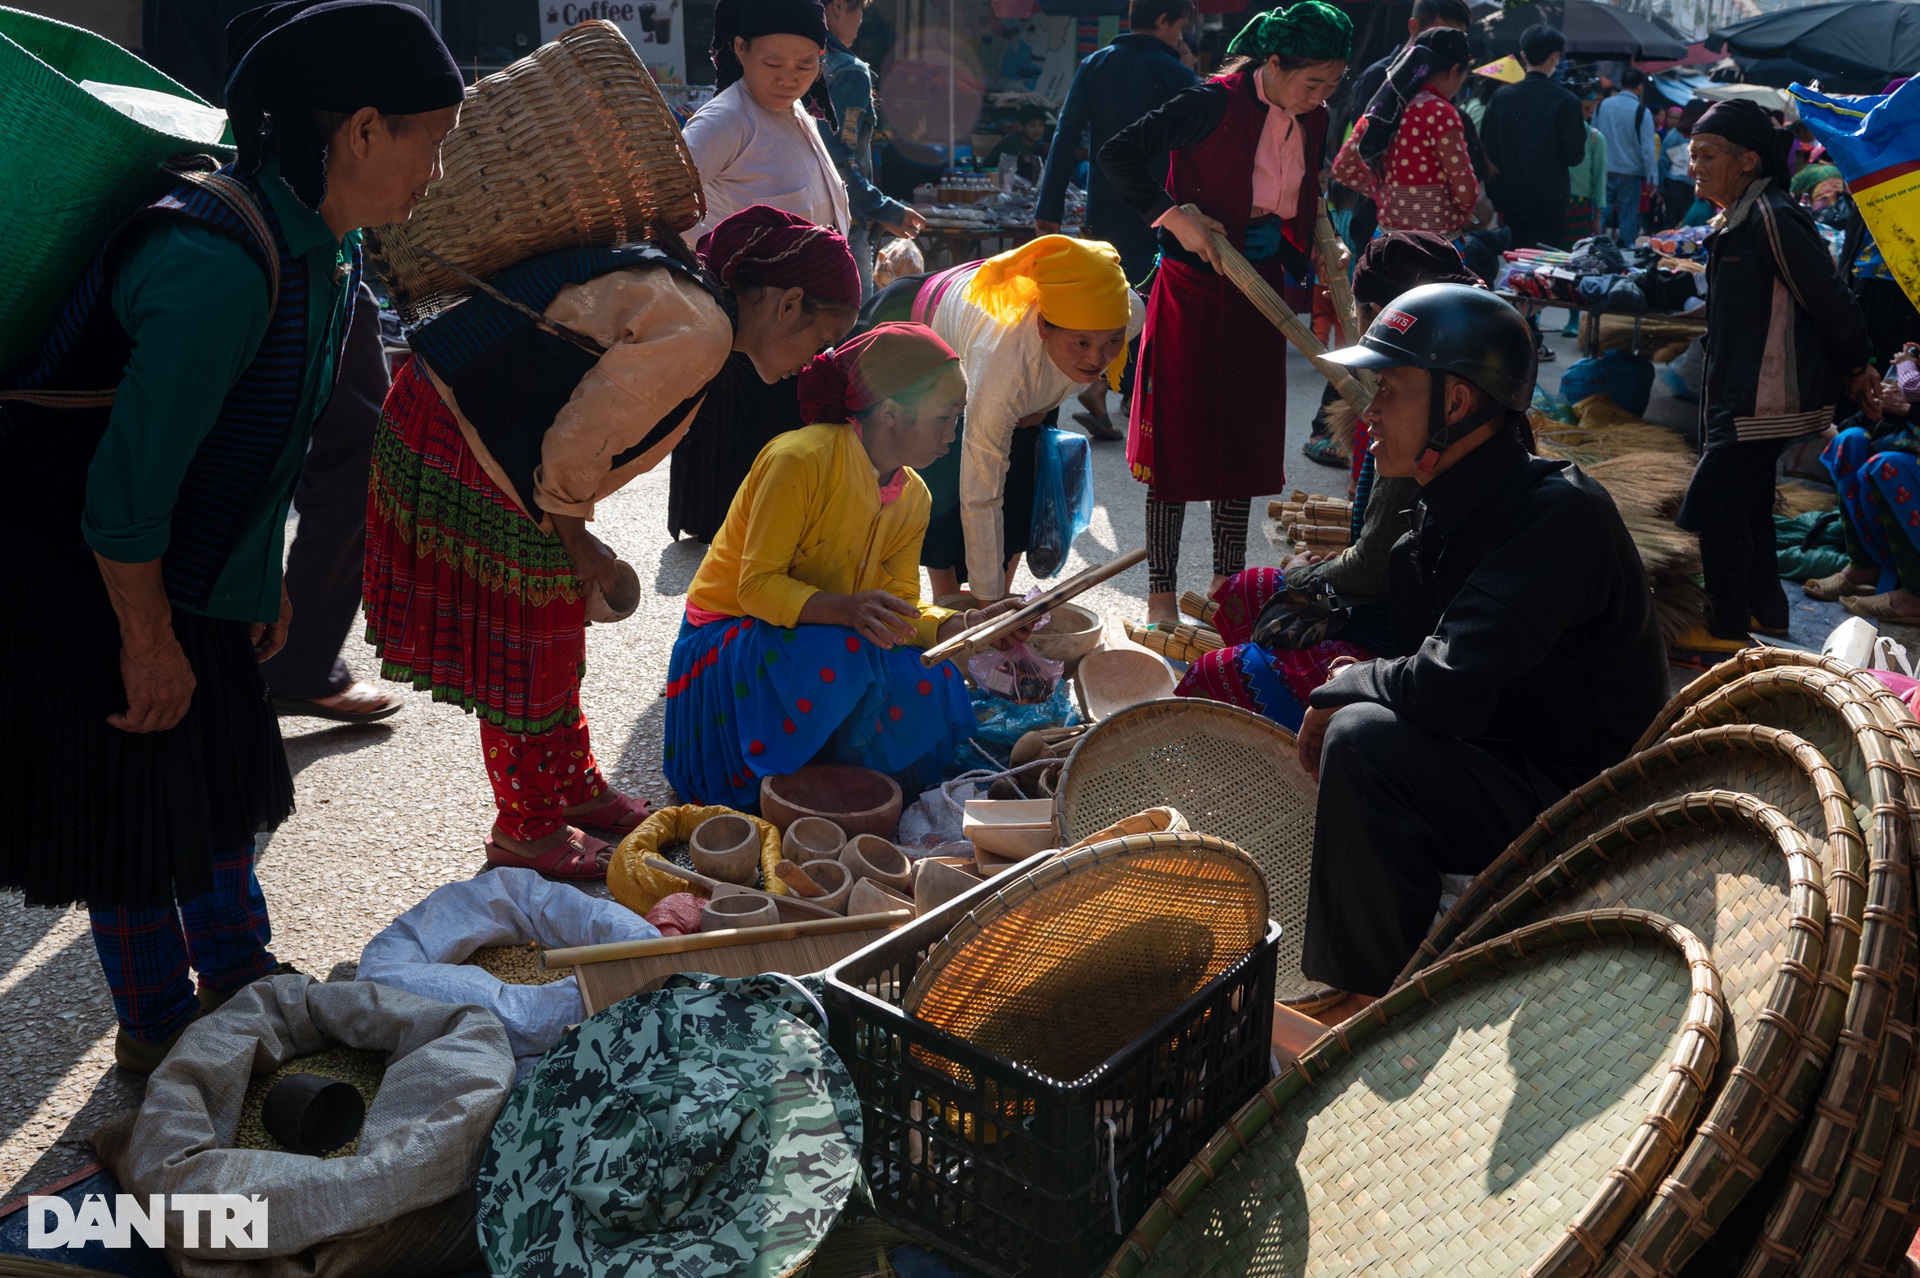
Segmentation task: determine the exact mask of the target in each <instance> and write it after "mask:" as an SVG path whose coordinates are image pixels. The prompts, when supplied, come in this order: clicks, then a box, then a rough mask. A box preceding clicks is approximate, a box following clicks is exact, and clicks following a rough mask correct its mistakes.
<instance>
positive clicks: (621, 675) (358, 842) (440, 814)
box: [0, 312, 1838, 1202]
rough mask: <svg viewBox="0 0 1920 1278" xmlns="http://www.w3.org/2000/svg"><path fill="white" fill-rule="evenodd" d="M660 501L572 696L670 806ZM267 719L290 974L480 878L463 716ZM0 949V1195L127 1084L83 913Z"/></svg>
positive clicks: (1809, 629)
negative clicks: (278, 780) (288, 784)
mask: <svg viewBox="0 0 1920 1278" xmlns="http://www.w3.org/2000/svg"><path fill="white" fill-rule="evenodd" d="M1553 314H1554V315H1555V316H1558V314H1559V313H1558V312H1554V313H1553ZM1553 340H1554V343H1555V345H1556V346H1558V347H1559V348H1560V349H1561V350H1562V352H1563V354H1562V357H1561V359H1560V361H1559V362H1557V363H1554V364H1549V365H1547V366H1546V367H1545V369H1544V370H1543V371H1544V373H1545V381H1546V383H1547V384H1548V385H1550V386H1552V385H1557V384H1558V376H1559V371H1560V370H1561V369H1563V368H1564V367H1565V366H1566V363H1567V362H1568V360H1569V359H1571V358H1574V357H1575V356H1574V354H1573V352H1572V343H1571V342H1568V341H1565V340H1563V339H1560V338H1557V337H1556V338H1554V339H1553ZM1319 392H1320V383H1319V380H1318V379H1317V378H1316V377H1315V376H1314V375H1313V374H1312V372H1311V371H1310V370H1309V369H1308V368H1307V367H1306V365H1305V364H1304V362H1303V361H1301V360H1300V359H1299V358H1298V357H1295V358H1294V359H1293V360H1292V361H1291V366H1290V368H1289V373H1288V396H1287V398H1288V409H1287V415H1286V421H1287V423H1288V428H1287V440H1286V447H1287V449H1288V452H1289V453H1290V454H1291V457H1292V462H1291V464H1290V465H1289V471H1290V483H1291V484H1292V485H1295V486H1298V487H1301V488H1305V489H1307V490H1308V491H1311V492H1320V493H1334V494H1338V495H1342V496H1344V495H1345V484H1346V479H1345V475H1344V473H1343V472H1339V471H1335V470H1332V469H1329V468H1326V467H1321V466H1316V465H1314V464H1313V463H1311V462H1308V461H1307V460H1306V459H1304V458H1303V457H1301V456H1300V455H1299V446H1300V441H1301V439H1302V438H1303V437H1304V432H1305V425H1304V424H1305V423H1306V422H1307V421H1308V419H1309V418H1310V417H1311V415H1312V412H1313V408H1314V406H1315V404H1316V403H1317V401H1318V398H1319ZM1648 415H1649V417H1651V418H1654V419H1656V420H1662V421H1666V422H1670V423H1673V424H1676V425H1677V424H1680V423H1682V422H1685V421H1687V420H1689V419H1690V410H1689V409H1687V408H1685V407H1683V406H1681V405H1677V404H1674V403H1673V402H1672V401H1670V400H1666V399H1664V397H1661V398H1657V399H1656V401H1655V404H1654V406H1653V408H1651V409H1650V410H1649V414H1648ZM1123 448H1124V446H1123V445H1121V444H1096V445H1095V446H1094V466H1095V472H1096V489H1097V493H1098V496H1099V497H1100V499H1101V505H1100V506H1099V508H1098V510H1097V511H1096V513H1095V516H1094V521H1093V526H1092V528H1091V529H1090V530H1089V531H1088V532H1087V533H1086V534H1085V535H1084V536H1083V537H1081V539H1080V541H1079V543H1078V545H1077V546H1076V547H1075V550H1074V554H1073V557H1072V560H1071V562H1070V563H1069V565H1068V570H1069V571H1077V570H1078V569H1080V568H1082V567H1085V566H1086V565H1088V564H1090V563H1102V562H1105V561H1106V560H1107V559H1109V558H1111V557H1112V556H1113V555H1114V554H1116V553H1118V552H1121V551H1124V550H1127V549H1131V548H1133V547H1136V546H1142V545H1144V544H1145V528H1144V509H1143V507H1144V502H1143V491H1142V489H1141V487H1140V486H1139V485H1138V484H1136V483H1134V482H1133V480H1132V479H1131V478H1130V477H1129V475H1128V473H1127V469H1126V460H1125V456H1124V452H1123ZM666 494H667V472H666V470H665V469H662V470H660V471H658V472H656V473H655V474H652V475H648V476H644V477H642V478H641V479H640V480H638V481H637V482H635V483H634V484H632V485H630V486H629V487H628V488H627V489H626V490H624V491H623V492H621V493H619V494H617V495H616V496H615V497H613V498H612V499H610V500H609V501H607V502H605V503H603V504H602V506H601V518H600V522H599V524H598V525H597V529H598V531H599V533H600V535H601V536H602V537H603V538H605V539H606V540H607V541H608V542H609V543H610V544H612V545H613V546H614V547H615V548H616V549H617V550H619V552H620V553H621V554H622V556H623V557H625V558H626V559H627V560H628V561H630V562H631V563H632V564H633V565H634V566H635V567H636V568H638V569H639V570H640V573H641V576H642V579H643V580H646V579H648V578H649V576H650V577H651V585H652V589H651V591H650V592H649V593H648V594H647V595H646V597H645V598H644V599H643V601H642V603H641V608H640V612H639V613H638V614H637V615H635V616H634V617H632V618H630V619H629V620H627V621H625V622H622V623H621V624H619V625H617V626H603V627H593V628H591V629H590V631H589V634H588V641H587V654H588V656H587V660H588V669H587V677H586V685H585V690H584V693H583V700H584V702H585V706H586V711H587V715H588V719H589V722H590V723H591V725H592V729H593V737H594V744H595V752H596V754H597V755H598V757H599V760H600V763H601V766H602V767H603V768H605V769H606V771H607V772H608V773H609V775H610V776H611V777H612V779H613V781H614V782H615V783H616V784H617V785H619V786H621V787H622V788H623V789H625V790H627V791H628V792H629V793H631V794H636V795H640V796H644V797H645V798H648V799H651V800H653V801H654V802H655V803H667V802H671V801H672V798H673V796H672V794H671V792H670V791H669V789H668V787H667V784H666V781H665V779H664V778H663V777H662V776H661V774H660V739H661V729H662V722H663V719H664V716H665V708H664V707H665V703H664V702H663V701H662V700H661V699H660V689H661V686H662V684H663V683H664V681H665V676H666V669H667V657H668V652H669V649H670V648H671V646H672V641H673V636H674V633H675V630H676V628H677V626H678V624H679V617H680V610H681V606H682V594H683V592H684V591H685V589H686V586H687V583H688V582H689V581H690V580H691V579H692V576H693V573H694V570H695V569H696V568H697V567H698V565H699V562H700V556H701V553H702V549H703V548H702V547H701V546H700V545H698V544H695V543H692V542H684V541H683V542H679V543H675V542H673V541H671V540H669V538H668V536H667V533H666V530H665V527H664V520H663V517H662V512H664V510H665V508H666ZM1265 507H1266V503H1265V501H1260V502H1256V503H1255V512H1256V519H1255V532H1254V534H1253V537H1252V545H1251V547H1250V558H1249V562H1250V563H1253V564H1274V563H1277V562H1278V559H1277V556H1276V554H1275V552H1274V549H1273V547H1272V546H1271V545H1269V544H1268V541H1267V539H1266V538H1265V537H1264V536H1263V535H1262V534H1261V532H1260V528H1261V527H1262V525H1263V523H1264V520H1263V518H1261V517H1260V516H1262V515H1263V513H1264V511H1265ZM1182 571H1183V585H1184V586H1186V587H1188V588H1199V589H1204V587H1205V586H1206V583H1207V576H1208V571H1209V551H1208V535H1207V517H1206V511H1205V508H1204V507H1202V506H1195V507H1194V508H1192V509H1191V510H1190V512H1189V515H1188V519H1187V526H1186V538H1185V542H1184V545H1183V548H1182ZM1024 584H1025V579H1024V578H1023V585H1024ZM1145 592H1146V568H1145V566H1144V565H1143V566H1141V567H1138V568H1136V569H1134V570H1132V571H1130V572H1128V573H1125V574H1123V575H1121V576H1120V577H1118V578H1116V579H1115V580H1113V581H1112V582H1109V583H1107V584H1106V585H1104V586H1102V587H1101V588H1099V589H1098V590H1097V591H1095V592H1094V593H1092V594H1090V595H1089V596H1088V598H1087V600H1086V602H1090V603H1091V604H1092V605H1093V606H1095V607H1096V608H1098V609H1100V610H1101V611H1102V613H1103V614H1104V615H1105V616H1106V617H1107V618H1108V624H1109V626H1110V627H1111V628H1112V629H1113V630H1114V631H1115V632H1116V633H1117V630H1118V625H1119V622H1120V621H1121V620H1122V619H1125V618H1129V617H1135V618H1138V617H1143V616H1144V615H1145V611H1146V608H1145ZM1795 595H1796V598H1797V597H1798V592H1797V591H1796V592H1795ZM1837 619H1838V609H1837V608H1833V607H1831V606H1828V608H1826V609H1824V610H1822V609H1817V608H1814V607H1813V606H1811V605H1808V606H1806V607H1804V608H1802V609H1800V610H1798V611H1797V615H1796V634H1795V639H1796V640H1797V641H1799V642H1802V643H1809V642H1811V643H1812V644H1814V645H1815V646H1817V644H1818V642H1819V639H1820V637H1821V636H1823V635H1824V634H1825V632H1826V628H1827V627H1829V626H1831V625H1832V624H1834V622H1835V621H1836V620H1837ZM295 624H296V625H297V624H298V619H297V618H296V619H295ZM346 651H347V655H348V661H349V662H350V663H351V664H352V665H353V667H354V668H355V669H356V670H357V671H359V672H361V673H362V674H367V673H370V672H371V671H372V670H373V668H374V667H373V662H372V661H371V659H370V655H369V654H370V650H369V649H368V648H367V647H366V646H365V645H364V643H363V642H362V641H361V640H360V638H359V637H358V635H355V636H353V637H352V638H350V639H349V641H348V645H347V650H346ZM282 726H283V729H284V731H285V732H286V736H287V752H288V755H289V757H290V759H291V761H292V766H293V772H294V785H295V793H296V797H297V802H298V805H299V806H298V811H297V812H296V813H295V815H294V816H293V817H292V818H291V819H290V820H288V821H287V823H286V824H285V825H283V826H282V827H281V828H280V829H279V830H278V831H277V832H276V833H275V834H274V835H273V836H272V837H271V838H269V839H267V840H266V841H265V844H264V846H263V848H262V851H261V856H260V878H261V882H262V884H263V885H264V888H265V891H266V896H267V901H268V903H269V906H270V908H271V910H272V914H273V926H274V939H273V948H274V951H275V953H276V954H277V955H278V956H279V957H280V958H281V959H284V960H287V961H289V962H292V963H293V964H295V965H296V966H297V967H298V968H299V969H300V970H301V971H304V972H309V973H313V974H315V975H319V976H327V975H331V976H333V977H335V978H336V979H338V978H343V977H350V976H351V975H352V972H353V969H354V964H355V962H356V960H357V959H358V957H359V954H360V949H361V947H362V945H364V944H365V942H366V941H367V940H368V938H370V937H371V936H372V935H373V934H374V933H375V932H377V931H379V930H380V929H381V928H382V927H384V926H385V925H386V924H387V923H388V922H389V921H390V920H392V919H393V918H394V917H395V916H396V915H398V914H400V913H401V912H403V911H404V910H406V909H408V908H410V907H412V906H413V905H415V904H416V903H418V902H419V901H420V900H421V899H422V898H423V897H425V896H426V895H427V894H428V893H429V892H431V891H432V890H433V889H434V888H436V887H438V886H439V885H441V884H443V883H446V882H449V881H451V880H454V879H460V878H466V877H468V876H470V875H472V874H474V873H476V872H477V871H479V870H481V869H482V868H483V867H484V865H485V860H484V858H483V856H482V853H481V842H482V840H483V839H484V838H485V834H486V830H487V828H488V826H489V824H490V823H491V820H492V810H493V805H492V799H491V795H490V793H489V791H488V788H487V785H486V783H485V780H484V777H483V775H482V772H481V768H480V756H479V745H478V740H479V737H478V730H477V728H476V727H475V724H474V721H473V719H472V718H470V717H469V716H467V715H464V714H462V713H460V712H459V711H458V710H455V709H453V708H451V707H449V706H444V705H434V704H432V703H431V702H429V700H428V699H427V697H426V696H425V695H424V694H417V695H416V696H415V697H414V698H413V700H412V702H411V703H410V704H409V705H408V707H407V708H406V710H405V711H403V712H402V713H401V714H400V715H399V716H398V717H396V718H394V719H393V720H390V721H389V722H388V723H386V724H380V725H375V726H371V727H358V728H356V727H328V726H325V725H324V724H322V723H321V722H320V721H318V720H311V719H292V720H283V723H282ZM0 954H5V955H6V956H7V959H6V966H5V971H4V975H0V1077H4V1078H6V1079H7V1080H8V1082H9V1083H10V1086H8V1087H7V1088H6V1089H5V1091H4V1093H0V1202H4V1201H5V1200H7V1199H8V1198H11V1197H13V1196H14V1195H15V1193H17V1192H20V1191H24V1190H26V1189H32V1188H38V1187H40V1186H42V1185H45V1184H47V1183H48V1182H50V1181H52V1180H55V1179H57V1178H59V1177H60V1176H63V1175H65V1174H67V1173H69V1172H71V1171H72V1170H74V1169H76V1168H78V1167H80V1166H82V1165H84V1164H85V1163H87V1162H89V1161H91V1159H92V1152H91V1149H90V1147H89V1146H88V1144H87V1138H88V1136H89V1135H90V1134H91V1133H92V1132H93V1131H94V1129H96V1128H97V1127H99V1126H100V1124H101V1123H102V1122H104V1121H105V1120H106V1119H107V1118H109V1117H111V1116H113V1115H114V1114H116V1113H119V1112H121V1111H122V1110H125V1109H128V1108H131V1107H132V1106H134V1105H137V1104H138V1103H139V1099H140V1096H141V1092H142V1089H143V1087H144V1082H143V1080H140V1079H137V1078H134V1077H132V1076H130V1075H127V1074H124V1073H122V1072H120V1071H119V1070H117V1069H116V1068H114V1066H113V1032H114V1017H113V1008H112V1004H111V1002H110V1000H109V998H108V994H107V988H106V985H105V983H104V982H103V981H102V979H101V976H100V968H99V964H98V962H97V961H96V960H95V958H94V953H93V946H92V943H91V941H90V939H89V936H88V932H87V925H86V915H85V913H84V912H83V911H81V910H77V909H72V910H64V911H62V910H45V909H27V908H25V907H24V906H22V905H21V903H20V900H19V897H18V896H17V895H0Z"/></svg>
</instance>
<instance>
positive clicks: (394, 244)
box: [367, 21, 707, 323]
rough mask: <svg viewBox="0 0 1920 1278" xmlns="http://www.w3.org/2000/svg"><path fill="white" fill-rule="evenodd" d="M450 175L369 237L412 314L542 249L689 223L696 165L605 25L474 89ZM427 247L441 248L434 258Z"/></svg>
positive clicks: (620, 240) (449, 160)
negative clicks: (471, 278)
mask: <svg viewBox="0 0 1920 1278" xmlns="http://www.w3.org/2000/svg"><path fill="white" fill-rule="evenodd" d="M444 159H445V164H446V176H445V177H443V178H441V179H440V181H438V182H436V183H434V184H433V187H432V189H430V190H429V191H428V192H427V198H426V199H425V200H423V201H421V203H420V207H419V208H418V209H416V210H415V211H414V214H413V218H412V220H410V221H407V222H404V223H396V224H395V225H392V226H383V227H380V228H379V229H378V230H373V231H369V232H368V233H367V242H368V245H369V247H370V248H371V249H372V251H373V255H374V258H375V261H376V264H377V265H378V267H379V270H380V274H381V277H382V278H383V279H384V280H385V281H386V285H387V289H388V291H389V293H390V294H391V295H392V297H393V303H394V306H395V308H396V309H398V310H399V312H400V316H401V318H402V319H403V320H405V321H406V322H408V323H413V322H415V321H417V320H419V319H421V318H423V317H425V316H427V315H430V314H432V313H433V312H434V311H436V310H438V309H440V308H441V307H443V306H446V305H448V304H449V303H451V302H453V301H456V300H458V299H459V298H460V297H462V296H465V294H466V292H467V290H468V288H469V287H470V286H469V285H468V283H467V281H466V280H465V279H463V278H462V277H461V276H460V275H459V274H457V273H456V272H455V271H452V270H449V269H448V268H447V266H443V265H441V263H440V262H436V261H434V260H433V259H434V257H438V258H440V259H442V260H443V261H444V262H446V263H448V264H450V265H452V266H454V267H458V268H459V269H460V270H461V271H465V272H467V273H469V274H472V275H477V276H480V277H481V278H483V279H484V278H486V277H487V276H490V275H493V274H495V273H497V272H499V271H502V270H504V269H506V268H507V267H509V266H512V265H513V264H514V263H516V262H522V261H525V260H526V259H527V258H530V257H533V256H535V255H536V254H540V253H546V252H551V251H553V250H555V249H563V248H589V247H591V248H605V247H608V246H610V245H614V244H625V243H630V242H632V241H634V240H640V239H646V238H649V237H653V236H658V235H660V234H663V233H665V232H670V231H673V232H677V231H684V230H686V229H687V228H688V227H690V226H692V225H694V224H695V223H696V222H698V221H699V220H700V219H701V218H702V217H705V216H706V211H707V203H706V197H705V196H704V195H702V194H701V191H700V174H699V172H698V170H696V169H695V168H694V166H693V157H692V156H691V155H690V154H689V153H688V151H687V147H686V143H685V142H684V141H682V139H681V137H680V128H679V125H677V124H676V123H675V122H674V119H673V113H672V112H671V111H669V110H668V109H667V103H666V99H665V98H663V97H661V96H660V88H659V86H658V85H656V84H655V83H654V82H653V75H652V73H651V72H649V71H648V70H647V68H646V65H645V64H644V63H642V62H641V61H640V56H639V55H638V54H636V53H635V52H634V51H633V46H632V45H630V44H628V43H627V38H626V37H625V36H623V35H621V34H620V29H619V28H618V27H616V26H614V25H613V24H612V23H611V22H601V21H592V22H582V23H581V24H579V25H578V26H576V27H574V28H572V29H571V30H569V31H567V32H566V33H565V34H564V35H562V36H561V37H560V38H559V39H558V40H556V41H554V42H553V43H551V44H545V45H542V46H541V47H540V48H538V49H536V50H534V52H533V53H531V54H529V55H528V56H526V57H524V58H522V59H520V60H519V61H518V62H515V63H514V64H513V65H511V66H509V67H507V68H506V69H505V70H503V71H500V72H498V73H496V74H494V75H490V76H488V77H487V78H486V79H484V80H482V81H480V83H478V84H476V85H475V86H474V87H473V88H472V89H471V90H470V91H469V92H468V94H467V101H466V105H465V106H464V107H463V108H462V109H461V112H460V124H459V127H457V128H455V129H454V131H453V132H452V133H450V134H448V135H447V143H446V148H445V151H444ZM428 254H432V255H433V256H428Z"/></svg>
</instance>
